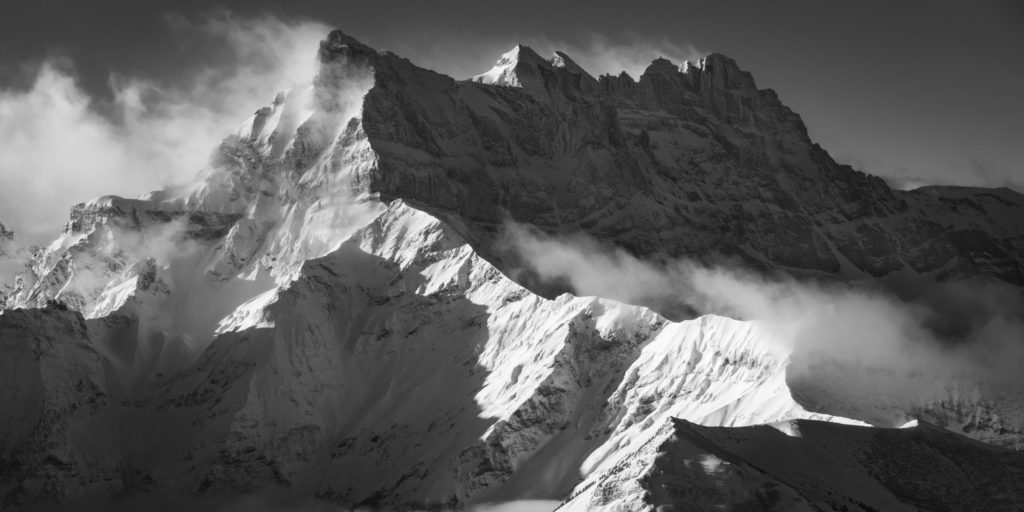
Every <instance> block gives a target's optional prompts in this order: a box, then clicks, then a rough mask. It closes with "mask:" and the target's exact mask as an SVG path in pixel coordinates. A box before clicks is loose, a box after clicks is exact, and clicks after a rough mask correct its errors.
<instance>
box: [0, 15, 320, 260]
mask: <svg viewBox="0 0 1024 512" xmlns="http://www.w3.org/2000/svg"><path fill="white" fill-rule="evenodd" d="M170 24H171V27H172V29H173V30H177V31H183V32H193V33H199V34H203V35H206V36H207V37H210V38H213V39H214V40H216V41H219V43H220V44H222V45H225V46H226V47H227V48H228V50H229V51H230V54H231V56H232V57H231V58H230V59H228V62H229V63H228V64H225V65H223V66H219V67H212V66H211V67H197V68H193V69H189V70H186V71H185V75H186V76H185V77H184V78H183V79H182V80H181V81H180V84H181V85H176V86H173V87H171V86H165V85H162V84H159V83H155V82H153V81H150V80H147V79H145V78H140V77H130V76H123V75H114V76H111V77H110V87H111V90H112V92H113V96H114V101H113V105H112V106H111V108H110V109H100V108H99V105H98V103H97V102H96V101H95V100H94V98H91V97H90V96H89V95H88V94H87V93H86V92H85V91H84V90H83V89H82V88H81V87H80V86H79V84H78V83H77V82H76V79H75V74H74V71H73V69H72V67H71V66H70V65H69V64H68V63H66V62H62V61H59V60H48V61H46V62H43V63H41V64H40V65H39V67H38V70H37V72H36V74H35V79H34V81H33V82H32V84H31V86H30V87H28V88H27V89H8V90H3V91H0V141H2V142H0V220H2V222H4V223H5V224H6V225H7V226H8V228H10V229H11V230H13V231H14V232H15V233H17V234H18V235H19V239H21V240H27V241H29V242H32V243H41V242H43V241H44V240H46V239H48V238H51V237H52V236H53V235H55V234H56V233H57V231H58V230H59V229H60V226H61V225H62V224H63V223H64V222H65V221H66V220H67V214H68V211H69V208H70V206H72V205H73V204H76V203H79V202H82V201H86V200H89V199H92V198H94V197H97V196H100V195H106V194H115V195H123V196H136V195H139V194H143V193H145V192H148V191H150V190H153V189H158V188H161V187H163V186H165V185H167V184H169V183H172V182H180V181H184V180H187V179H189V178H191V177H192V176H194V175H195V174H196V173H197V172H198V171H199V170H201V168H202V167H203V166H204V165H205V164H206V162H207V160H208V157H209V155H210V152H211V151H212V150H213V148H215V147H216V145H217V144H218V143H219V142H220V140H221V139H222V138H223V137H224V136H226V135H227V134H229V133H231V132H232V131H234V129H235V128H236V127H237V126H238V125H239V124H240V123H241V122H242V121H244V120H245V118H247V117H248V116H249V115H250V114H251V113H252V112H253V111H255V110H256V109H257V108H259V107H261V106H263V105H265V104H267V103H269V102H270V100H271V99H272V98H273V96H274V94H275V93H276V92H277V91H279V90H283V89H286V88H289V87H293V86H296V85H299V84H302V83H306V82H309V81H310V80H311V79H312V76H313V73H314V71H315V54H316V49H317V43H318V41H319V40H321V39H322V38H323V37H324V35H325V34H326V33H327V28H326V27H325V26H323V25H320V24H318V23H312V22H297V21H285V20H282V19H279V18H275V17H270V16H263V17H255V18H239V17H236V16H233V15H231V14H230V13H226V12H219V13H216V14H212V15H210V16H208V17H206V18H204V19H202V20H199V21H191V20H187V19H184V18H180V17H178V18H172V19H171V23H170Z"/></svg>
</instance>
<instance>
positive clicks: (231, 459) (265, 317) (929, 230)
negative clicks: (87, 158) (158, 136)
mask: <svg viewBox="0 0 1024 512" xmlns="http://www.w3.org/2000/svg"><path fill="white" fill-rule="evenodd" d="M317 55H318V58H319V59H320V69H319V72H318V74H317V76H316V77H315V80H314V82H313V83H312V84H311V85H310V86H307V87H301V88H296V89H294V90H289V91H283V92H282V93H281V94H279V95H278V96H277V97H276V98H274V100H273V102H272V104H270V105H268V106H266V107H264V108H261V109H259V110H258V111H256V113H255V114H254V115H253V116H252V117H251V118H249V119H248V120H246V121H245V122H244V123H243V124H242V126H241V127H240V128H239V130H238V132H237V133H235V134H234V135H231V136H229V137H228V138H226V139H225V140H224V141H223V142H222V143H221V145H220V146H219V148H218V150H217V152H216V153H215V156H214V158H213V159H212V161H211V162H210V165H209V167H208V168H206V169H204V170H203V172H202V174H201V175H200V177H199V178H197V179H196V180H195V181H194V182H192V183H189V184H186V185H184V186H181V187H172V188H168V189H166V190H162V191H158V192H154V193H152V194H149V195H148V196H146V197H143V198H140V199H124V198H118V197H103V198H99V199H96V200H94V201H91V202H89V203H85V204H82V205H77V206H75V207H74V208H73V209H72V219H71V222H69V223H68V225H67V227H66V228H65V231H64V233H62V234H61V236H60V237H59V238H58V239H57V240H55V241H54V242H53V243H52V244H50V245H49V246H48V247H46V248H45V249H41V250H39V251H37V252H36V253H35V254H34V255H33V257H32V260H31V261H30V266H29V268H28V270H27V271H26V272H25V273H24V274H23V275H21V276H20V278H19V279H18V281H17V282H16V283H15V284H14V286H13V288H11V289H10V290H9V294H10V295H9V297H8V299H7V301H6V307H7V308H8V310H7V311H5V312H4V313H3V314H2V315H0V360H3V361H4V363H3V368H4V369H5V370H6V371H5V372H4V373H3V374H0V380H3V382H4V383H6V385H5V386H2V387H0V388H2V389H0V405H2V406H3V410H4V411H5V414H6V416H5V417H4V418H3V421H0V428H2V429H3V431H0V503H2V504H3V506H5V507H8V506H9V507H17V506H28V505H36V504H47V503H53V502H58V503H59V502H74V501H76V500H79V499H83V498H92V497H106V496H113V495H124V494H131V493H142V494H143V495H150V496H167V495H171V496H185V497H200V498H203V499H205V498H206V497H209V496H214V495H217V496H220V495H224V494H233V493H252V492H257V493H262V492H263V491H266V490H267V489H272V490H273V489H288V490H289V491H290V492H294V493H297V494H298V495H299V496H302V497H316V498H320V499H324V500H328V501H331V502H333V503H337V504H341V505H345V506H365V507H370V508H380V509H409V508H415V509H423V508H433V509H446V508H456V507H465V506H467V505H473V504H478V503H483V502H492V501H506V500H520V499H548V500H551V499H554V500H560V499H561V500H567V503H566V507H568V508H569V509H573V510H594V509H600V508H607V509H609V510H649V509H653V508H654V507H655V506H661V505H677V506H682V507H683V508H684V509H685V508H686V504H687V503H705V502H706V504H707V505H708V506H714V507H718V506H737V507H741V509H742V506H745V507H748V509H750V510H759V508H757V507H759V506H760V507H761V508H760V509H764V508H766V507H776V508H778V507H782V508H779V509H780V510H782V509H787V508H785V505H786V504H792V505H793V506H794V507H799V506H803V507H805V508H807V507H814V508H817V509H824V510H847V509H850V510H857V509H856V508H849V507H851V506H859V507H861V509H863V510H871V508H870V507H875V508H878V509H882V510H888V509H899V508H900V507H903V506H905V505H906V506H917V505H915V504H922V505H921V506H926V507H931V506H932V504H933V503H939V502H942V501H943V500H946V499H947V498H949V496H953V495H956V496H959V497H960V498H962V501H958V502H956V503H969V504H971V505H972V506H973V505H979V506H980V505H991V506H993V507H1000V506H1002V505H1004V504H1005V503H1009V502H1010V501H1008V500H1012V499H1014V498H1016V497H1019V496H1020V489H1019V488H1018V487H1015V486H1014V485H1009V484H1008V485H1005V486H1001V484H993V485H995V487H991V490H992V492H991V499H990V500H989V501H985V497H986V494H985V493H980V492H978V491H976V490H973V489H974V488H973V487H971V488H970V489H968V486H973V485H975V484H976V483H977V480H971V479H962V478H957V475H959V474H960V473H958V472H964V471H967V472H971V471H977V472H978V473H979V474H983V475H994V474H995V473H997V472H998V470H1000V468H1001V470H1002V471H1004V472H1005V473H1006V474H1007V475H1017V472H1019V470H1020V467H1021V465H1020V460H1019V457H1017V455H1016V454H1014V453H1011V452H1009V451H1006V450H1005V449H1002V448H995V447H990V446H986V445H980V444H977V443H975V442H974V441H970V440H967V439H966V438H962V437H958V436H957V435H955V434H953V433H945V432H940V431H938V430H935V429H931V430H927V429H926V430H921V429H910V430H898V431H897V430H884V431H883V430H877V429H870V428H866V427H865V426H866V425H869V424H872V425H875V426H885V427H889V426H893V423H894V422H895V423H896V424H903V423H905V422H906V420H908V419H911V418H915V417H918V416H920V415H921V414H928V415H929V416H928V417H929V418H941V419H942V421H943V426H945V427H948V428H949V430H950V431H954V432H958V433H964V434H968V435H970V436H972V437H974V438H976V439H982V440H985V441H988V442H992V443H998V444H1002V445H1005V446H1019V445H1020V443H1021V441H1022V440H1024V434H1022V432H1024V407H1021V404H1020V400H1019V394H1013V393H1012V392H1011V391H1012V388H1011V389H1010V391H1007V388H1004V387H1002V386H1003V385H1004V384H1005V383H1004V382H996V381H994V379H993V382H987V381H984V379H983V378H981V381H978V380H971V379H975V377H970V378H967V377H963V378H961V376H956V375H954V376H949V375H946V374H941V375H939V374H937V375H930V374H929V375H924V376H922V375H920V374H918V373H914V371H912V370H907V369H902V368H898V369H896V370H892V371H888V370H887V373H886V372H878V373H875V374H871V375H882V374H884V375H886V379H880V378H877V377H872V376H868V377H865V375H868V374H866V373H865V372H864V367H863V366H858V365H851V364H848V361H845V360H842V359H837V360H828V361H826V362H827V364H820V363H821V361H820V360H817V359H813V358H812V359H811V360H810V361H808V360H807V358H806V354H793V353H792V351H793V350H794V349H793V346H792V345H791V344H787V343H786V341H787V340H779V339H776V338H777V337H778V336H779V334H778V333H777V332H775V331H773V330H772V329H770V328H768V327H766V326H765V325H763V324H760V323H758V322H749V321H742V320H736V319H730V318H726V317H722V316H716V315H705V316H701V317H699V318H696V319H692V320H686V321H679V322H675V321H672V320H671V319H667V318H664V317H663V316H661V315H660V314H658V312H655V311H652V310H650V309H647V308H645V307H642V306H639V305H628V304H622V303H618V302H615V301H612V300H607V299H605V298H600V297H575V296H572V295H569V294H563V295H559V296H557V297H552V296H545V295H547V294H541V293H538V292H539V291H540V290H541V288H538V287H537V286H536V285H537V284H538V283H536V282H534V281H532V280H531V278H530V276H529V274H526V273H522V272H520V271H521V268H520V267H519V263H518V262H517V260H516V255H515V253H513V252H511V251H509V249H508V248H507V247H505V246H503V245H502V243H501V242H500V241H501V236H500V234H499V229H500V227H501V226H502V224H503V223H504V222H505V221H506V220H507V219H509V218H511V219H513V220H515V221H518V222H520V223H522V224H525V225H527V226H530V227H533V228H537V229H539V230H542V231H547V232H550V233H556V234H557V233H576V232H583V233H586V234H589V235H591V236H592V237H594V238H595V239H597V240H599V241H601V242H604V243H608V244H614V245H617V246H619V247H623V248H626V249H627V250H629V251H631V252H632V253H634V254H636V255H638V256H641V257H643V258H645V259H648V260H658V259H661V258H678V257H691V258H695V259H699V260H704V261H720V260H722V259H723V258H725V259H728V258H733V261H735V262H739V263H740V264H744V265H747V266H751V267H753V268H756V269H761V270H764V271H783V272H790V273H794V274H799V275H813V276H826V277H832V278H839V279H863V278H873V276H883V275H890V274H893V275H905V274H911V275H912V276H913V277H914V278H917V279H922V280H925V281H927V282H930V283H934V282H935V281H936V280H943V279H954V278H961V277H979V278H985V279H988V278H995V279H1002V280H1003V281H1006V282H1008V283H1010V284H1011V285H1021V284H1024V280H1022V277H1021V259H1020V258H1021V244H1022V240H1024V237H1022V235H1024V220H1022V219H1024V200H1022V197H1021V196H1020V195H1018V194H1015V193H1013V192H1011V191H1008V190H980V189H964V188H939V187H932V188H925V189H919V190H916V191H913V192H897V191H893V190H890V189H889V188H888V187H887V186H886V185H885V184H884V183H883V182H882V181H881V180H879V179H878V178H874V177H870V176H866V175H864V174H861V173H857V172H854V171H852V170H851V169H849V168H847V167H844V166H840V165H837V164H836V163H835V162H834V161H832V160H831V158H829V157H828V155H827V154H826V153H825V152H824V150H822V149H821V148H819V147H817V146H816V145H814V144H812V143H811V142H810V141H809V140H808V138H807V134H806V130H805V129H804V127H803V125H802V123H801V121H800V119H799V117H798V116H797V115H796V114H794V113H792V112H791V111H789V110H788V109H787V108H786V107H784V106H783V105H782V104H781V103H780V102H779V100H778V99H777V97H776V96H775V94H774V93H772V92H771V91H760V90H758V89H757V88H756V86H755V85H754V82H753V79H752V78H751V77H750V75H749V74H747V73H745V72H743V71H741V70H740V69H739V68H738V67H737V66H736V64H735V63H734V62H732V61H731V60H729V59H728V58H726V57H723V56H720V55H711V56H709V57H707V58H706V59H703V60H702V61H701V62H700V63H698V64H696V65H694V64H689V63H686V64H684V65H683V66H682V67H681V68H680V67H678V66H676V65H674V64H672V63H670V62H668V61H665V60H663V59H659V60H656V61H654V62H653V63H652V65H651V66H650V68H649V69H648V70H647V72H646V73H644V75H643V76H641V77H640V78H639V80H634V79H632V78H630V77H628V76H625V75H623V76H619V77H601V78H600V79H595V78H593V77H591V76H589V75H588V74H587V73H586V72H585V71H584V70H582V69H581V68H580V67H579V66H577V65H576V64H575V63H574V62H572V60H571V58H569V57H568V56H566V55H564V54H556V56H555V57H554V58H552V59H550V60H547V59H544V58H541V57H540V56H538V55H537V54H536V53H534V52H533V51H532V50H530V49H529V48H526V47H523V46H519V47H516V48H515V49H514V50H512V51H511V52H509V53H508V54H506V55H504V56H502V58H501V59H500V60H499V61H498V63H497V65H496V66H495V67H494V68H493V69H491V70H490V71H488V72H486V73H484V74H481V75H479V76H477V77H475V78H474V79H472V80H468V81H464V82H457V81H454V80H452V79H451V78H448V77H445V76H442V75H439V74H437V73H434V72H431V71H428V70H425V69H421V68H418V67H416V66H414V65H413V64H411V63H409V62H408V61H406V60H404V59H401V58H400V57H398V56H395V55H393V54H390V53H381V52H377V51H376V50H373V49H371V48H369V47H367V46H365V45H363V44H361V43H359V42H358V41H355V40H354V39H351V38H349V37H347V36H345V35H344V34H342V33H341V32H337V31H336V32H332V33H331V34H330V35H329V36H328V37H327V39H326V40H325V41H324V42H323V43H322V44H321V46H320V48H319V50H318V53H317ZM2 237H3V233H2V230H0V238H2ZM8 238H9V237H8ZM0 241H2V240H0ZM1011 285H1007V286H1008V287H1012V286H1011ZM44 305H46V306H47V307H42V306H44ZM796 355H801V356H804V357H805V358H804V359H799V358H797V357H795V356H796ZM794 361H795V362H797V363H799V364H798V365H796V367H797V368H798V369H800V370H801V371H800V372H799V374H797V375H793V374H792V373H793V372H792V370H793V368H794V364H793V363H794ZM901 371H902V372H910V374H909V375H908V374H904V373H899V372H901ZM837 377H842V378H837ZM954 377H956V378H954ZM893 383H895V384H893ZM890 384H893V386H899V391H900V392H899V393H889V392H888V391H890V390H888V389H887V387H888V386H890ZM797 420H801V421H797ZM803 420H816V421H818V422H827V423H817V422H810V423H808V422H803ZM687 422H690V423H687ZM767 424H773V425H775V428H773V427H766V426H764V425H767ZM838 424H856V425H860V426H861V427H858V428H854V427H850V426H842V425H838ZM696 425H700V426H696ZM711 427H714V428H711ZM737 427H746V428H741V429H738V428H737ZM779 428H781V429H783V430H786V429H788V430H787V432H789V433H790V434H793V433H794V432H793V431H794V429H797V430H799V431H800V432H802V435H803V437H799V438H795V437H786V436H785V435H783V434H781V433H779V432H778V430H777V429H779ZM929 428H930V427H929ZM831 440H835V441H836V442H835V446H834V447H833V446H832V444H830V443H831ZM791 455H792V458H793V460H792V461H790V462H787V460H789V459H787V457H789V456H791ZM833 456H834V458H833V459H829V457H833ZM693 457H697V458H698V459H699V461H698V466H699V467H698V466H695V465H694V464H693V462H692V460H693ZM818 458H821V459H823V460H824V462H818V461H816V460H817V459H818ZM989 458H990V459H991V461H992V463H993V468H995V469H992V468H982V467H980V464H981V463H980V462H979V461H982V460H986V459H989ZM869 459H870V460H869ZM716 461H717V462H716ZM723 461H724V462H723ZM943 461H947V462H948V464H946V462H943ZM943 464H945V465H943ZM712 466H714V467H712ZM847 466H849V467H850V469H848V470H844V469H842V468H844V467H847ZM935 467H941V468H944V469H942V471H943V475H941V478H940V477H937V478H936V479H935V480H934V485H933V484H927V485H924V486H923V487H921V486H918V487H914V485H916V484H915V483H914V482H917V481H919V480H920V479H924V478H926V477H925V476H924V472H926V471H927V470H928V469H929V468H935ZM723 468H724V469H723ZM719 470H721V471H719ZM844 471H845V472H844ZM830 472H836V473H837V474H840V473H841V476H842V478H841V479H839V480H835V481H831V480H828V479H827V478H826V479H825V481H824V482H819V481H818V480H817V478H818V477H819V476H821V475H822V474H828V473H830ZM897 473H901V474H908V475H913V476H912V477H911V481H907V480H906V479H903V480H901V479H899V478H896V477H894V476H893V474H897ZM993 478H995V477H994V476H993ZM851 482H852V483H851ZM694 489H696V490H697V491H699V493H698V494H699V496H703V497H705V498H707V499H706V500H704V501H699V502H690V501H687V500H689V499H690V496H691V494H689V493H690V491H691V490H694ZM986 489H989V488H986ZM961 491H962V492H961ZM915 493H918V494H920V496H923V497H915V496H916V494H915ZM260 495H262V494H260ZM570 498H572V499H570ZM908 504H909V505H908ZM701 506H703V505H701ZM958 506H959V505H958ZM750 507H753V508H750ZM844 507H846V508H844ZM792 509H798V508H792Z"/></svg>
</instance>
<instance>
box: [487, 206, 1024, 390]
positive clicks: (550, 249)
mask: <svg viewBox="0 0 1024 512" xmlns="http://www.w3.org/2000/svg"><path fill="white" fill-rule="evenodd" d="M505 240H506V241H507V242H508V243H510V244H512V246H513V247H514V248H515V249H516V250H517V251H518V253H519V254H520V256H521V257H522V259H523V260H524V261H525V262H526V264H527V265H528V266H529V267H530V268H531V269H532V270H533V271H534V272H536V273H537V275H538V276H539V277H540V278H541V279H542V280H545V281H549V282H561V283H563V284H567V285H569V286H570V287H571V289H573V290H574V291H575V293H576V294H579V295H596V296H600V297H605V298H611V299H615V300H619V301H622V302H627V303H632V304H641V305H646V306H650V307H653V308H655V309H657V310H659V311H679V310H689V311H694V312H696V313H698V314H705V313H715V314H720V315H724V316H729V317H733V318H738V319H745V320H754V321H758V322H761V323H763V324H764V325H766V326H767V327H768V328H770V329H771V330H772V331H773V332H775V333H776V334H777V336H776V339H777V340H779V341H781V342H784V343H787V344H790V345H791V346H792V348H793V349H794V350H795V351H798V352H800V353H802V354H808V353H816V354H820V355H824V356H827V357H829V358H834V359H838V360H842V361H844V362H847V363H854V364H862V365H867V366H881V367H886V368H892V369H901V370H908V371H910V372H934V373H935V374H938V375H942V374H945V375H951V376H953V375H955V376H970V375H982V376H984V378H985V380H987V381H991V380H995V379H998V380H1003V381H1008V382H1010V383H1021V381H1022V380H1024V378H1022V377H1021V376H1020V368H1022V367H1024V366H1022V365H1024V297H1022V293H1021V291H1020V290H1019V289H1016V288H1014V287H1012V286H1009V285H1001V284H998V283H966V282H964V283H947V284H938V285H936V284H934V283H927V284H924V282H925V281H926V280H924V279H922V280H921V282H915V281H905V282H892V283H887V285H886V286H885V287H880V286H876V285H868V284H865V285H863V286H860V285H856V284H852V285H851V284H842V283H822V282H810V281H799V280H796V279H794V278H791V277H785V276H775V277H771V278H769V277H765V276H762V275H758V274H754V273H750V272H745V271H740V270H735V269H730V268H726V267H708V266H704V265H700V264H697V263H694V262H692V261H688V260H685V259H681V260H677V261H673V262H670V263H667V264H653V263H649V262H646V261H641V260H639V259H637V258H635V257H633V256H632V255H630V254H628V253H626V252H625V251H623V250H621V249H617V248H612V247H608V246H605V245H602V244H600V243H598V242H596V241H595V240H593V239H591V238H588V237H585V236H571V237H568V238H566V237H561V238H558V239H556V238H553V237H551V236H547V235H544V234H542V233H539V232H537V231H535V230H532V229H530V228H526V227H523V226H520V225H516V224H509V225H507V226H506V237H505Z"/></svg>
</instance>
